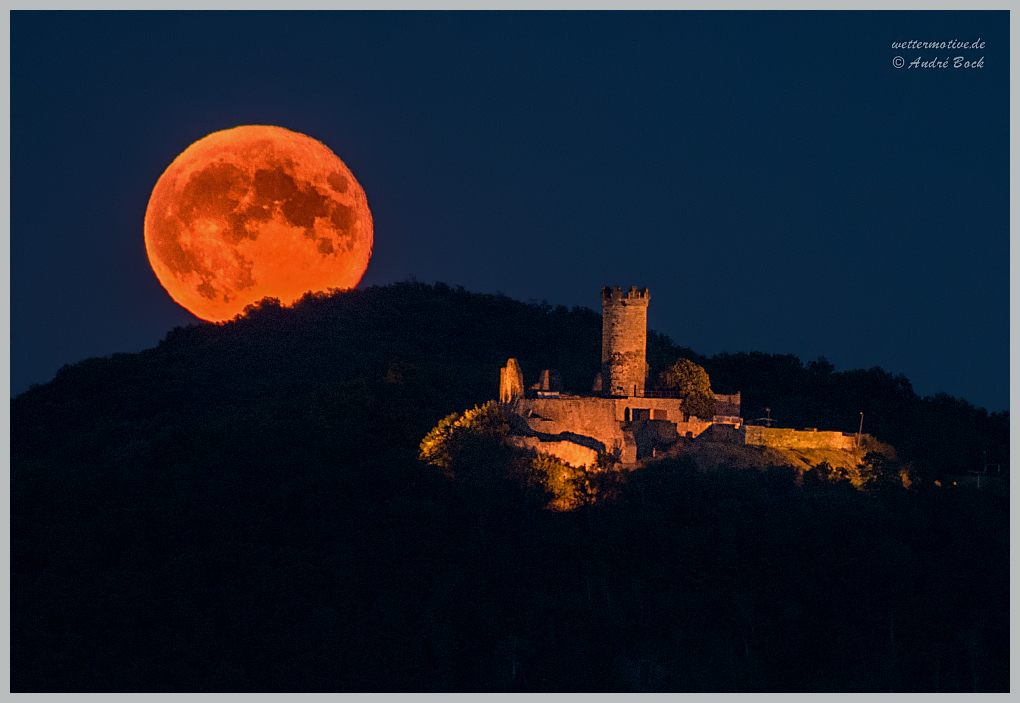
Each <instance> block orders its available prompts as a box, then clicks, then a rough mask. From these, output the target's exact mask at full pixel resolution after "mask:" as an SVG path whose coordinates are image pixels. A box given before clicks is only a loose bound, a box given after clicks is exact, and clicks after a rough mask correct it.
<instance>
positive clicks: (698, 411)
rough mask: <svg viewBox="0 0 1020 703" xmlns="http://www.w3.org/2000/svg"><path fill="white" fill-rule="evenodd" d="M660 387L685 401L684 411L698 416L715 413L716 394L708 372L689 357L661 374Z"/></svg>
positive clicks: (707, 415)
mask: <svg viewBox="0 0 1020 703" xmlns="http://www.w3.org/2000/svg"><path fill="white" fill-rule="evenodd" d="M658 385H659V388H660V389H661V390H664V391H670V392H671V393H674V394H676V397H678V398H680V399H681V400H683V401H684V406H683V407H684V412H685V413H687V414H688V415H696V416H697V417H712V416H713V415H714V414H715V396H714V395H713V394H712V388H711V384H710V383H709V380H708V372H706V371H705V369H703V368H702V367H701V366H698V365H697V364H695V363H694V362H693V361H690V360H688V359H677V360H676V363H675V364H673V365H672V366H670V367H669V368H668V369H666V370H665V371H663V372H662V373H661V374H659V383H658Z"/></svg>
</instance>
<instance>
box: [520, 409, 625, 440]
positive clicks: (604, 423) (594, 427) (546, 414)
mask: <svg viewBox="0 0 1020 703" xmlns="http://www.w3.org/2000/svg"><path fill="white" fill-rule="evenodd" d="M513 410H514V412H516V413H517V414H518V415H519V416H520V417H521V418H523V419H524V421H525V422H526V423H527V424H528V427H530V428H531V429H532V430H533V431H534V432H540V433H542V434H547V435H559V434H561V433H567V434H576V435H582V436H584V437H590V438H593V439H595V440H597V441H598V442H599V443H601V444H602V445H603V451H606V452H612V451H613V449H614V448H622V447H623V444H624V439H623V430H622V429H621V428H620V420H622V419H623V417H622V409H621V416H620V420H618V419H617V410H616V403H615V401H614V399H612V398H562V397H561V398H520V399H518V400H517V401H515V402H514V404H513Z"/></svg>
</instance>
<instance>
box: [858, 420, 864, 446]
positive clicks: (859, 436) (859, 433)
mask: <svg viewBox="0 0 1020 703" xmlns="http://www.w3.org/2000/svg"><path fill="white" fill-rule="evenodd" d="M863 429H864V413H863V412H862V413H861V424H860V426H859V427H858V428H857V448H858V449H860V448H861V430H863Z"/></svg>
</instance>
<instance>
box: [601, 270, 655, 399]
mask: <svg viewBox="0 0 1020 703" xmlns="http://www.w3.org/2000/svg"><path fill="white" fill-rule="evenodd" d="M647 338H648V289H647V288H641V289H640V290H639V289H638V288H637V286H631V288H630V290H629V291H627V292H623V291H621V290H620V287H619V286H616V287H615V288H610V287H608V286H606V287H604V288H603V289H602V392H603V393H604V394H605V395H611V396H613V395H615V396H643V395H644V393H645V376H646V375H647V373H648V365H647V364H646V363H645V343H646V341H647Z"/></svg>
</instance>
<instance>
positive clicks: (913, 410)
mask: <svg viewBox="0 0 1020 703" xmlns="http://www.w3.org/2000/svg"><path fill="white" fill-rule="evenodd" d="M599 342H600V319H599V316H598V315H597V314H596V313H595V312H593V311H591V310H587V309H583V308H575V309H573V310H567V309H566V308H562V307H559V308H553V307H552V306H548V305H526V304H524V303H520V302H517V301H513V300H510V299H508V298H505V297H501V296H484V295H476V294H471V293H468V292H466V291H464V290H462V289H453V288H449V287H447V286H442V285H437V286H424V285H420V284H398V285H394V286H387V287H384V288H373V289H368V290H364V291H350V292H346V293H341V294H337V295H333V296H309V297H307V298H306V299H304V300H303V301H301V303H300V304H298V305H297V306H296V307H294V308H292V309H291V308H282V307H280V306H279V305H278V304H277V303H274V302H273V301H264V302H263V304H261V305H260V306H258V307H257V308H254V309H252V310H251V311H250V312H249V314H248V315H247V316H245V317H243V318H241V319H238V320H236V321H233V322H230V323H227V324H223V325H211V324H203V325H196V326H191V327H187V328H178V329H175V330H173V331H172V332H171V333H170V334H168V335H167V337H166V339H165V340H163V341H162V342H161V343H160V344H159V346H158V347H156V348H154V349H150V350H146V351H143V352H141V353H139V354H120V355H114V356H113V357H112V358H108V359H88V360H85V361H83V362H80V363H78V364H74V365H72V366H67V367H64V368H63V369H61V371H60V372H58V374H57V376H56V377H55V378H54V379H53V380H52V381H51V382H49V383H47V384H43V385H41V386H37V387H34V388H32V389H30V390H29V391H27V392H26V393H23V394H21V395H20V396H18V397H17V398H14V399H13V400H12V401H11V688H12V690H14V691H54V690H60V691H140V690H144V691H155V690H177V691H190V690H204V691H231V690H234V691H248V690H253V691H315V690H333V691H345V690H347V691H366V690H397V691H400V690H437V691H441V690H459V691H468V690H516V691H524V690H550V691H552V690H614V691H618V690H1007V689H1008V666H1007V659H1008V657H1007V656H1006V655H1007V653H1008V575H1009V574H1008V561H1009V560H1008V557H1009V554H1008V517H1009V511H1008V494H1007V492H1005V491H1001V490H982V491H969V490H955V491H949V490H935V489H934V488H933V487H932V484H931V482H930V481H929V480H927V479H926V480H925V481H924V482H920V481H919V485H918V487H916V488H912V489H911V490H909V491H908V490H903V489H898V490H882V491H875V492H871V493H863V492H860V491H855V490H853V489H852V488H850V487H849V486H848V485H846V484H830V483H827V482H824V481H818V480H814V479H813V478H812V476H813V474H811V472H808V474H805V476H804V477H801V479H802V480H800V481H798V480H797V479H798V476H797V472H796V471H794V470H793V469H790V468H787V467H784V466H780V465H773V466H770V467H763V468H761V469H741V468H733V467H731V466H729V465H727V464H728V463H729V464H732V463H733V462H717V463H716V465H715V466H714V467H712V468H711V470H702V468H699V466H698V464H697V462H696V461H695V460H694V459H692V458H691V457H684V456H678V457H674V458H672V459H666V460H663V461H659V462H657V463H656V464H655V465H654V466H647V467H644V468H639V469H637V470H635V471H633V472H631V473H630V474H628V476H627V480H626V483H625V484H624V486H623V487H622V492H621V494H620V495H619V497H618V499H617V501H616V502H614V503H607V504H602V505H593V506H586V507H584V508H582V509H579V510H576V511H573V512H568V513H553V512H550V511H547V510H543V509H542V505H544V500H543V499H542V496H540V495H538V494H537V493H536V491H535V490H534V489H529V488H527V487H522V486H520V485H517V484H515V483H514V481H512V480H510V478H509V477H507V476H503V475H500V474H499V472H498V471H497V472H494V473H492V474H490V475H487V476H486V477H484V478H485V479H486V480H484V481H473V482H461V481H451V480H448V479H446V478H444V477H443V475H442V473H441V472H439V471H436V470H433V469H432V467H429V466H426V465H424V464H422V463H421V462H419V461H418V460H417V450H418V443H419V442H420V440H421V438H422V437H423V436H424V435H425V434H426V433H427V432H428V431H429V430H430V429H431V428H432V427H433V426H434V425H435V424H436V422H437V421H438V420H439V419H440V418H442V417H444V416H446V415H448V414H449V413H452V412H456V411H462V410H463V409H465V408H468V407H471V406H473V405H475V404H478V403H481V402H483V401H485V400H488V399H490V398H492V397H494V396H495V395H496V391H497V386H498V369H499V367H500V366H501V365H502V364H504V363H505V361H506V359H507V358H508V357H511V356H512V357H516V358H518V359H519V360H520V362H521V364H522V366H523V368H524V371H525V374H526V376H527V377H529V378H530V377H532V376H535V375H537V373H538V371H539V370H541V369H543V368H558V369H560V371H561V373H562V375H563V379H564V383H565V384H566V385H567V387H568V388H571V389H577V390H585V389H586V388H587V387H588V386H589V384H590V383H591V380H592V378H593V377H594V375H595V372H596V371H597V369H598V362H599V348H600V345H599ZM680 355H691V356H692V357H693V358H695V360H699V359H700V357H697V356H696V355H694V354H693V352H691V351H690V350H686V349H683V348H680V347H677V346H675V345H674V344H673V343H672V341H671V340H669V339H668V338H665V337H664V336H662V335H656V334H654V333H652V334H650V335H649V359H650V363H651V364H652V365H653V371H654V368H655V366H656V365H659V366H660V367H661V366H662V365H664V364H666V363H670V362H671V361H673V360H675V359H676V358H677V356H680ZM702 360H703V361H705V365H706V368H708V369H709V373H710V376H711V375H712V374H717V375H718V376H719V379H720V380H719V381H718V383H719V384H720V387H718V388H716V390H718V391H720V392H728V391H730V390H743V391H744V392H745V398H748V397H749V401H746V402H750V403H755V402H762V398H767V399H768V401H769V402H773V401H772V398H773V397H781V398H785V399H786V400H785V401H783V402H785V407H788V408H790V411H789V412H790V413H791V415H792V414H794V413H802V415H800V416H799V417H808V416H810V408H811V407H812V403H817V402H818V399H819V398H826V399H831V398H844V399H850V400H846V403H850V402H851V400H854V399H857V398H866V399H868V402H871V403H874V404H875V407H874V408H872V406H868V409H865V412H872V411H873V412H874V414H875V415H876V422H877V421H878V420H877V418H878V416H880V412H879V410H878V407H879V406H881V405H882V404H883V403H891V402H893V400H894V399H898V401H897V402H899V403H900V405H899V406H896V407H898V408H900V409H901V410H902V412H898V413H896V414H893V413H889V412H886V416H887V417H890V418H892V417H894V416H895V417H897V418H900V419H902V420H903V422H904V423H905V425H906V426H908V427H909V428H910V430H909V432H910V433H911V436H915V437H923V436H928V435H925V434H924V433H931V434H932V436H935V433H937V432H938V431H939V429H940V427H941V426H940V425H939V424H938V423H935V422H932V423H930V424H928V425H926V424H925V422H926V421H927V420H926V418H929V419H930V418H931V417H933V416H932V415H931V409H932V408H940V407H948V408H951V409H955V410H954V412H956V413H957V415H954V416H953V417H954V418H957V420H954V421H959V418H964V419H967V421H969V422H971V423H972V425H971V426H972V428H973V432H974V433H976V434H977V435H979V436H981V437H990V438H993V439H994V438H996V437H998V435H997V434H996V433H997V432H999V425H1000V424H1001V422H1002V418H998V417H997V416H988V414H987V413H983V411H979V410H976V409H974V408H972V407H970V406H969V405H968V404H966V403H964V402H963V401H959V400H956V399H946V398H943V399H920V398H917V397H916V396H914V395H913V394H912V391H909V384H904V382H903V381H897V379H892V380H891V381H890V380H889V379H890V378H891V377H889V376H888V374H885V373H884V372H882V371H881V370H880V369H877V370H871V371H868V372H848V373H846V374H837V373H833V372H832V371H831V369H830V370H826V369H825V368H822V367H821V365H820V364H818V363H817V362H815V365H812V364H808V365H806V366H804V365H801V364H800V362H799V361H796V363H794V361H795V360H793V359H791V358H789V357H774V356H769V355H760V354H748V355H732V356H723V357H712V358H711V359H702ZM712 364H715V366H712ZM780 369H784V371H783V373H782V374H780V373H779V370H780ZM784 374H785V375H784ZM783 378H785V379H790V380H791V382H793V381H796V383H794V384H793V385H792V386H791V388H794V389H795V390H794V391H787V392H786V394H785V395H780V396H769V395H767V394H768V393H770V392H773V390H770V389H775V390H774V392H776V393H781V392H782V391H781V390H780V389H779V388H778V384H779V381H777V380H776V379H783ZM712 379H713V384H715V383H716V380H715V379H716V377H715V376H712ZM812 379H814V382H812ZM723 384H733V385H731V386H726V385H723ZM798 398H800V399H803V401H802V402H800V401H797V400H796V399H798ZM770 407H784V405H783V404H782V403H775V404H774V405H771V406H770ZM856 413H857V410H856V409H854V411H853V416H852V417H856ZM935 416H936V417H941V416H938V415H937V414H936V415H935ZM811 422H812V424H819V425H823V423H822V422H821V421H820V420H819V421H817V423H815V422H814V420H813V418H812V421H811ZM939 422H942V420H941V419H940V420H939ZM997 423H998V424H997ZM1006 425H1008V420H1007V422H1006ZM823 426H824V425H823ZM833 429H842V428H840V427H833ZM850 429H851V430H852V429H856V428H850ZM871 432H872V434H874V435H875V436H877V437H879V438H880V439H882V440H883V441H889V442H892V438H893V437H894V436H898V435H896V433H897V432H899V433H902V434H906V431H905V430H903V429H902V427H901V425H899V424H894V423H892V421H891V420H890V424H889V426H888V429H887V430H886V429H879V428H878V427H874V428H871ZM1007 439H1008V438H1004V439H1003V447H1004V451H1006V452H1007V453H1008V444H1005V441H1006V440H1007ZM938 444H939V447H940V448H938V449H937V450H936V449H932V448H931V447H930V446H928V445H925V444H924V443H923V442H921V441H920V440H919V439H918V440H916V441H915V442H914V444H912V445H911V444H910V442H907V443H906V445H907V446H908V447H909V448H910V450H911V451H913V452H914V454H912V455H909V456H907V455H906V454H904V456H902V457H901V458H903V459H905V460H907V459H909V460H912V461H914V462H915V466H916V467H918V470H919V471H922V472H927V474H926V476H927V477H928V478H930V477H933V476H937V475H939V474H938V472H944V471H947V470H951V469H953V468H958V467H959V465H957V464H954V463H953V462H954V461H955V460H956V459H955V457H961V456H965V455H966V453H967V452H968V451H970V449H969V448H968V447H967V446H966V445H963V446H961V447H957V448H954V446H955V445H952V443H951V442H948V443H947V442H946V441H945V440H944V438H940V440H939V443H938ZM989 446H991V445H989ZM947 447H948V448H947ZM897 449H900V446H899V445H897ZM1000 450H1003V449H1002V448H1001V447H1000V448H999V449H993V450H992V451H1000ZM809 462H810V459H809ZM939 462H941V463H939ZM777 463H778V462H777ZM805 479H806V480H805ZM539 493H540V491H539Z"/></svg>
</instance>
